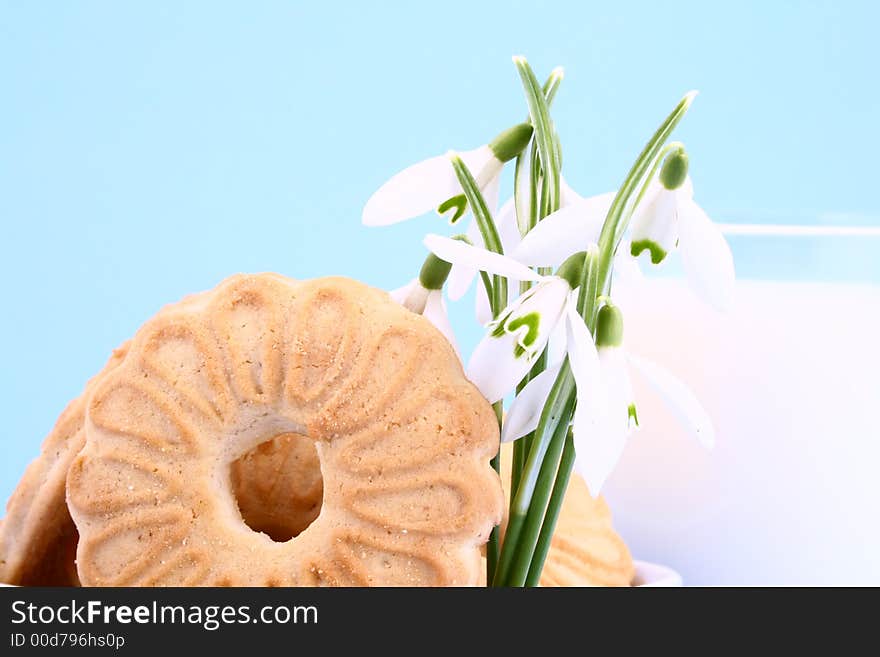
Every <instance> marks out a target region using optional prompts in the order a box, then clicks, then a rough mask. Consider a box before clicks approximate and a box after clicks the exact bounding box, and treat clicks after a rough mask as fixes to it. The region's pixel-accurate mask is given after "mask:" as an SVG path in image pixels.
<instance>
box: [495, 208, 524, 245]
mask: <svg viewBox="0 0 880 657" xmlns="http://www.w3.org/2000/svg"><path fill="white" fill-rule="evenodd" d="M495 225H496V226H497V228H498V237H499V238H501V246H502V248H503V249H504V253H506V254H510V253H513V251H514V249H515V248H516V247H517V246H519V243H520V241H521V240H522V237H521V236H520V234H519V228H518V227H517V225H516V211H515V210H514V206H513V198H509V199H507V201H506V202H505V203H504V205H502V206H501V209H500V210H499V211H498V216H497V218H496V219H495Z"/></svg>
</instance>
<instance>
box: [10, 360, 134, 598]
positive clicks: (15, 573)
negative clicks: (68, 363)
mask: <svg viewBox="0 0 880 657" xmlns="http://www.w3.org/2000/svg"><path fill="white" fill-rule="evenodd" d="M127 349H128V345H127V344H125V345H123V346H122V347H120V348H119V349H116V350H115V351H114V352H113V354H112V356H111V357H110V359H109V361H107V364H106V365H105V366H104V369H103V370H102V371H101V372H100V373H99V374H98V375H97V376H95V377H94V378H92V379H91V380H90V381H89V382H88V384H87V385H86V388H85V391H84V392H83V394H82V395H81V396H80V397H79V398H77V399H75V400H73V401H72V402H70V404H68V406H67V408H65V409H64V412H62V413H61V415H60V417H59V418H58V421H57V422H56V423H55V427H54V428H53V429H52V431H51V432H50V433H49V435H48V436H46V439H45V440H44V441H43V445H42V447H41V449H40V455H39V456H38V457H37V458H36V459H35V460H34V461H32V462H31V464H30V465H29V466H28V467H27V469H26V470H25V473H24V475H23V476H22V478H21V481H20V482H19V484H18V486H17V487H16V489H15V490H14V491H13V493H12V495H11V496H10V498H9V501H8V502H7V504H6V516H5V517H4V518H3V519H2V520H0V582H4V583H6V584H17V585H20V586H76V585H77V584H78V583H79V579H78V577H77V574H76V566H75V564H74V555H75V552H76V543H77V532H76V527H75V526H74V524H73V520H71V518H70V513H68V511H67V504H65V501H64V495H65V482H66V479H67V469H68V467H69V466H70V463H71V461H73V458H74V457H75V456H76V455H77V453H79V451H80V450H81V449H82V447H83V445H84V444H85V432H84V431H83V423H84V420H85V409H86V399H87V397H88V395H89V393H90V392H91V391H92V390H93V389H94V388H95V386H96V385H97V384H98V383H99V382H100V381H101V379H102V378H103V377H104V376H105V375H106V374H107V373H108V372H111V371H113V370H114V369H115V368H116V367H117V366H118V365H119V363H121V362H122V360H123V359H124V358H125V354H126V351H127Z"/></svg>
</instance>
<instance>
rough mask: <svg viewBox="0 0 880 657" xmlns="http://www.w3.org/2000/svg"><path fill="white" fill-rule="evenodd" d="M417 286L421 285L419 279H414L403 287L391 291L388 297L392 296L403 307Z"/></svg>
mask: <svg viewBox="0 0 880 657" xmlns="http://www.w3.org/2000/svg"><path fill="white" fill-rule="evenodd" d="M416 285H419V279H418V278H414V279H412V280H411V281H410V282H409V283H407V284H406V285H404V286H403V287H399V288H397V289H396V290H391V291H390V292H389V293H388V296H390V297H391V298H392V299H394V300H395V301H396V302H397V303H399V304H400V305H403V303H404V302H405V301H406V299H407V297H408V296H409V295H410V292H412V290H413V288H415V286H416Z"/></svg>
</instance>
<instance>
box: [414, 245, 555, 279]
mask: <svg viewBox="0 0 880 657" xmlns="http://www.w3.org/2000/svg"><path fill="white" fill-rule="evenodd" d="M424 244H425V246H427V247H428V249H429V250H430V251H432V252H433V253H434V254H435V255H436V256H437V257H439V258H441V259H443V260H446V261H447V262H451V263H452V264H453V265H458V264H461V265H465V266H469V267H476V268H477V269H479V270H481V271H485V272H487V273H490V274H498V275H499V276H507V277H509V278H514V279H516V280H520V281H539V280H541V278H542V277H541V276H540V275H538V274H537V273H536V272H534V271H532V270H531V269H529V268H528V267H526V266H525V265H522V264H520V263H519V262H517V261H516V260H514V259H513V258H511V257H509V256H505V255H500V254H498V253H493V252H492V251H487V250H486V249H483V248H480V247H476V246H471V245H470V244H466V243H464V242H462V241H460V240H453V239H450V238H448V237H442V236H441V235H427V236H425V239H424Z"/></svg>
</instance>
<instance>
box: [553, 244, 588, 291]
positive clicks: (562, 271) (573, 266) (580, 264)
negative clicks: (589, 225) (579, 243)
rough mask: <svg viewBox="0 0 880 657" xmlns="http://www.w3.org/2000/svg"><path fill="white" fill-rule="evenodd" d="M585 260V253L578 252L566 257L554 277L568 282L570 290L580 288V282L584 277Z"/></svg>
mask: <svg viewBox="0 0 880 657" xmlns="http://www.w3.org/2000/svg"><path fill="white" fill-rule="evenodd" d="M586 259H587V252H586V251H578V252H577V253H573V254H572V255H570V256H568V257H567V258H566V259H565V262H563V263H562V264H561V265H559V269H557V270H556V275H557V276H559V278H564V279H565V280H566V281H568V284H569V285H570V286H571V289H572V290H574V289H575V288H577V287H580V284H581V281H582V280H583V277H584V265H585V264H586Z"/></svg>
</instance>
